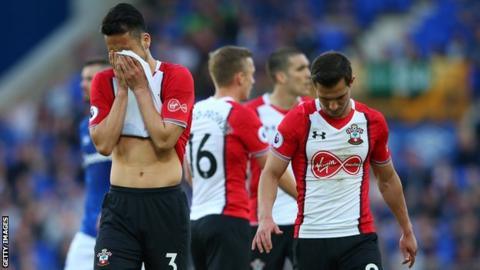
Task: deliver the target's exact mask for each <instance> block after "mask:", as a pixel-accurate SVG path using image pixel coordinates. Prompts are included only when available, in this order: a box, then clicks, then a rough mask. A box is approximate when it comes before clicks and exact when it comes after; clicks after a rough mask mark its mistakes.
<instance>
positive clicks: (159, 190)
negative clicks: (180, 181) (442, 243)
mask: <svg viewBox="0 0 480 270" xmlns="http://www.w3.org/2000/svg"><path fill="white" fill-rule="evenodd" d="M181 190H182V188H181V187H180V185H175V186H169V187H156V188H133V187H121V186H114V185H110V191H109V192H110V193H120V194H132V195H134V194H139V195H146V194H152V195H153V194H168V193H174V192H178V191H181Z"/></svg>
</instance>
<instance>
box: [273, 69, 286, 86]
mask: <svg viewBox="0 0 480 270" xmlns="http://www.w3.org/2000/svg"><path fill="white" fill-rule="evenodd" d="M275 80H276V81H277V82H278V83H280V84H284V83H285V82H286V81H287V74H285V72H282V71H279V72H276V73H275Z"/></svg>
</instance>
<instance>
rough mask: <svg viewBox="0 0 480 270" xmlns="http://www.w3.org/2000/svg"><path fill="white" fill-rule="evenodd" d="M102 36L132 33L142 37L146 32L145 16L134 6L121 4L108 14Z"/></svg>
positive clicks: (104, 21) (104, 20) (103, 24)
mask: <svg viewBox="0 0 480 270" xmlns="http://www.w3.org/2000/svg"><path fill="white" fill-rule="evenodd" d="M101 31H102V34H104V35H107V36H111V35H117V34H125V33H128V32H130V33H132V34H133V35H136V36H140V34H141V33H143V32H146V26H145V21H144V19H143V15H142V14H141V13H140V11H138V9H136V8H135V7H134V6H132V5H130V4H127V3H121V4H118V5H116V6H114V7H113V8H111V9H110V11H109V12H108V13H107V15H106V16H105V17H104V18H103V21H102V29H101Z"/></svg>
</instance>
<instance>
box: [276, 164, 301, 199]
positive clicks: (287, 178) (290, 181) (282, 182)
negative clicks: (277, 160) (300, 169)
mask: <svg viewBox="0 0 480 270" xmlns="http://www.w3.org/2000/svg"><path fill="white" fill-rule="evenodd" d="M278 185H279V186H280V188H281V189H282V190H283V191H285V192H286V193H287V194H288V195H290V196H292V197H293V198H294V199H297V195H298V194H297V184H296V183H295V179H294V178H293V175H292V174H291V173H290V172H289V171H288V170H286V171H285V173H283V175H282V177H280V179H279V180H278Z"/></svg>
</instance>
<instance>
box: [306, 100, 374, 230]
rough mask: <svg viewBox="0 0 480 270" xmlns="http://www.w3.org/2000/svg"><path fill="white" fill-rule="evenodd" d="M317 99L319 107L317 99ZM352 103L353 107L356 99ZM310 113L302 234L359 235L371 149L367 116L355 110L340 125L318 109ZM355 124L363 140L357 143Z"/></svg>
mask: <svg viewBox="0 0 480 270" xmlns="http://www.w3.org/2000/svg"><path fill="white" fill-rule="evenodd" d="M316 103H317V104H316V105H317V110H320V105H319V104H318V100H317V102H316ZM352 107H353V108H352V109H354V102H353V101H352ZM309 117H310V121H311V124H310V130H309V135H308V140H307V145H306V149H307V151H306V154H307V160H308V165H307V169H306V176H305V183H306V187H305V203H304V213H303V214H304V219H303V223H302V225H301V226H300V231H299V237H300V238H332V237H343V236H350V235H357V234H359V233H360V232H359V228H358V225H359V217H360V203H361V202H360V200H361V198H360V192H361V184H362V180H363V176H364V175H363V173H364V165H365V162H367V161H366V158H367V154H368V149H369V140H368V135H369V134H368V130H367V118H366V117H365V114H364V113H362V112H358V111H354V114H353V117H352V119H351V120H350V121H349V122H348V123H347V124H346V125H345V126H344V127H342V128H340V129H337V128H335V127H333V126H331V125H330V124H329V123H328V122H327V121H326V120H325V119H324V118H323V117H322V116H321V115H320V114H319V113H313V114H310V116H309ZM354 124H356V125H357V126H356V128H357V129H356V130H361V131H362V133H361V136H360V140H361V141H362V142H361V143H358V144H354V143H355V141H354V143H352V142H351V140H350V139H351V138H352V137H351V135H350V133H351V129H350V128H352V125H354ZM349 129H350V130H349ZM320 134H321V135H320ZM349 141H350V142H349ZM357 142H358V141H357Z"/></svg>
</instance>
